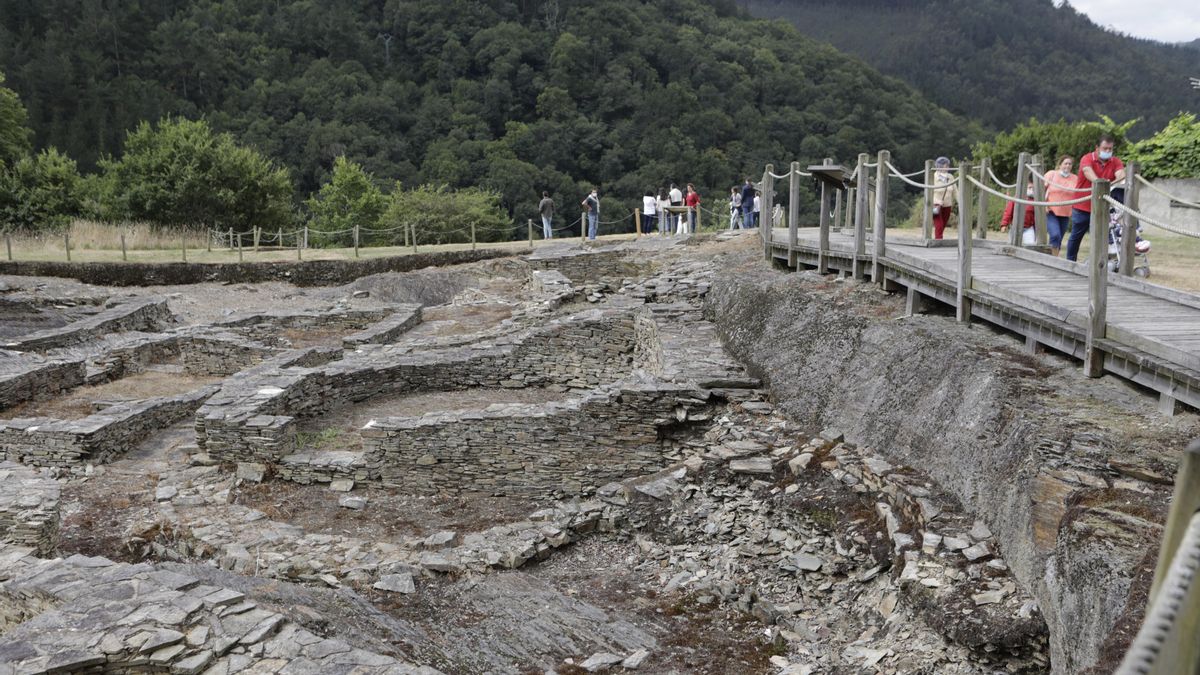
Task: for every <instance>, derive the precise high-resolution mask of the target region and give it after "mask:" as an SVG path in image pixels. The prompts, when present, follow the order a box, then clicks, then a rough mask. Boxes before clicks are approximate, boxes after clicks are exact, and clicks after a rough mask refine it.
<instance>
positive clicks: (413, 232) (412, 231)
mask: <svg viewBox="0 0 1200 675" xmlns="http://www.w3.org/2000/svg"><path fill="white" fill-rule="evenodd" d="M408 230H409V232H408V237H409V241H411V242H412V252H413V253H416V252H417V223H416V222H415V221H414V222H411V223H409V224H408Z"/></svg>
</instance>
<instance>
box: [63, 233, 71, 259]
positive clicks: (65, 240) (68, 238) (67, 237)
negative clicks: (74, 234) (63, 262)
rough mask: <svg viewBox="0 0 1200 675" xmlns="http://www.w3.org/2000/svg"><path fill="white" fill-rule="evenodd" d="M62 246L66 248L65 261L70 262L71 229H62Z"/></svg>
mask: <svg viewBox="0 0 1200 675" xmlns="http://www.w3.org/2000/svg"><path fill="white" fill-rule="evenodd" d="M63 247H64V248H66V249H67V262H71V230H70V229H66V230H63Z"/></svg>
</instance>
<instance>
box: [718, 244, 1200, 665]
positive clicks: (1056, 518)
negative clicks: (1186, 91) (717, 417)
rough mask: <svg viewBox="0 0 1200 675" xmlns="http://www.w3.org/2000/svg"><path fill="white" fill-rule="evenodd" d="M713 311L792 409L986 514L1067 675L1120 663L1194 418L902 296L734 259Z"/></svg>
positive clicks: (748, 252)
mask: <svg viewBox="0 0 1200 675" xmlns="http://www.w3.org/2000/svg"><path fill="white" fill-rule="evenodd" d="M730 258H731V259H730V260H728V263H729V264H728V265H727V266H725V268H724V270H723V272H722V274H721V276H720V277H719V279H718V282H717V283H714V286H713V290H712V292H711V293H710V294H709V296H708V300H707V304H706V311H707V313H708V315H709V316H710V318H712V319H713V320H714V321H715V322H716V323H717V324H718V326H719V327H720V329H721V331H722V338H723V340H724V341H725V345H726V348H727V349H728V350H729V351H730V352H731V353H733V354H734V355H735V356H737V357H738V358H739V359H741V360H742V361H743V362H744V363H745V364H747V365H748V366H749V367H750V368H751V369H752V372H754V373H755V374H756V375H759V376H761V377H762V378H763V379H764V381H765V382H766V383H768V384H769V388H770V392H771V395H772V398H773V400H774V403H775V404H776V405H777V406H778V408H779V410H780V411H782V412H784V413H785V414H786V416H788V417H789V418H791V419H792V421H794V422H796V423H799V424H802V425H808V426H811V427H812V428H814V429H818V428H827V427H836V428H838V429H840V430H841V431H843V432H844V433H845V435H846V438H847V440H850V441H853V442H855V443H858V444H859V445H860V446H865V447H868V448H870V449H871V450H872V451H874V452H875V453H877V454H879V455H880V456H882V457H885V458H887V459H888V460H889V461H892V462H896V463H899V464H903V465H908V466H912V467H918V468H920V469H921V470H923V471H925V472H927V473H928V474H930V475H931V476H932V477H934V478H935V479H936V480H937V481H939V482H940V483H941V485H942V487H944V488H945V489H946V490H948V491H949V492H950V493H952V494H953V495H955V496H956V497H957V498H958V499H959V500H961V502H962V504H963V506H964V509H965V510H966V511H968V512H973V513H974V514H975V515H977V516H978V517H979V518H981V519H983V520H984V521H985V522H986V523H987V525H988V526H989V527H990V528H991V530H992V531H993V532H994V533H995V534H996V537H997V540H998V541H999V542H1000V543H1001V546H1002V548H1003V554H1004V557H1005V559H1006V560H1007V561H1008V562H1009V564H1010V565H1011V567H1012V569H1013V570H1014V573H1015V574H1016V576H1017V578H1018V580H1019V581H1020V582H1021V583H1023V584H1024V585H1025V586H1026V588H1027V589H1028V590H1029V591H1030V592H1031V593H1032V594H1033V595H1034V596H1035V597H1036V598H1037V599H1038V602H1039V603H1040V605H1041V610H1042V611H1043V613H1044V614H1045V617H1046V621H1047V623H1048V625H1049V629H1050V633H1051V659H1052V664H1053V671H1054V672H1055V673H1081V672H1097V673H1099V672H1109V671H1110V670H1111V669H1112V668H1113V667H1114V666H1115V664H1116V663H1117V662H1119V660H1120V657H1121V655H1122V654H1123V653H1124V651H1125V648H1126V646H1127V644H1128V641H1129V640H1130V638H1131V637H1132V635H1133V634H1134V633H1135V632H1136V630H1137V627H1138V625H1139V624H1140V621H1141V617H1142V613H1143V610H1144V605H1145V594H1146V590H1147V588H1148V585H1149V583H1150V579H1151V577H1152V574H1153V565H1154V562H1155V558H1156V555H1157V551H1158V546H1159V539H1160V537H1161V525H1162V523H1163V522H1164V520H1165V514H1166V504H1167V500H1168V499H1169V497H1170V490H1171V488H1170V485H1171V482H1172V480H1173V477H1174V472H1175V468H1176V458H1177V456H1178V455H1179V453H1180V452H1181V450H1182V448H1183V447H1184V445H1185V444H1186V442H1187V441H1188V440H1189V439H1190V438H1192V437H1194V436H1195V435H1196V434H1197V431H1200V429H1198V425H1197V418H1196V416H1195V415H1193V414H1191V413H1184V414H1181V415H1179V416H1177V417H1175V418H1166V417H1163V416H1162V415H1160V414H1159V413H1158V412H1157V411H1156V410H1155V406H1154V399H1153V398H1152V397H1150V396H1149V395H1147V394H1146V393H1144V392H1141V391H1138V390H1135V389H1134V388H1132V387H1130V386H1129V385H1126V384H1124V383H1122V382H1120V381H1117V380H1115V379H1112V378H1107V377H1106V378H1102V379H1099V380H1091V379H1087V378H1085V377H1083V375H1082V374H1081V369H1080V367H1079V365H1078V364H1077V363H1076V362H1073V361H1071V360H1069V359H1065V358H1060V357H1058V356H1056V355H1052V354H1038V355H1033V356H1031V355H1028V354H1026V353H1025V352H1024V348H1023V344H1022V343H1020V342H1018V341H1017V340H1016V339H1015V338H1014V337H1012V336H1009V335H1005V334H1003V333H1001V332H999V331H997V330H994V329H992V328H990V327H988V326H987V325H983V324H973V325H971V326H969V327H968V326H964V325H961V324H957V323H955V321H954V319H953V317H952V316H938V315H919V316H913V317H905V316H904V301H903V296H901V295H890V294H887V293H885V292H883V291H882V290H879V289H878V288H877V287H874V286H870V285H864V284H859V283H855V282H852V281H841V280H835V279H834V278H833V277H821V276H817V275H815V274H813V273H801V274H793V273H787V272H783V271H780V270H778V269H773V268H771V267H770V266H769V264H768V263H766V262H764V261H763V260H762V257H761V253H760V252H759V251H758V250H756V249H755V248H754V247H745V248H744V253H742V254H741V258H740V259H736V256H730Z"/></svg>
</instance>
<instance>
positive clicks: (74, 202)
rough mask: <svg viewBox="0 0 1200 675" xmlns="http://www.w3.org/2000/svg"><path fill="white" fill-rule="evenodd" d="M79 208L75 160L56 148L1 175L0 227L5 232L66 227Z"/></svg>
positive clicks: (42, 152) (79, 197)
mask: <svg viewBox="0 0 1200 675" xmlns="http://www.w3.org/2000/svg"><path fill="white" fill-rule="evenodd" d="M80 207H81V191H80V178H79V171H78V170H77V169H76V167H75V160H73V159H71V158H70V157H67V156H66V155H64V154H62V153H61V152H59V151H58V150H55V149H54V148H49V149H46V150H43V151H41V152H39V153H38V154H36V155H26V156H25V157H22V158H21V159H19V160H17V162H16V163H15V164H13V165H12V167H11V168H10V169H9V170H7V171H3V172H0V226H2V227H4V228H6V229H9V228H11V229H26V230H36V229H44V228H59V227H64V226H66V225H67V224H68V223H70V221H71V218H72V217H73V216H76V215H78V214H79V211H80Z"/></svg>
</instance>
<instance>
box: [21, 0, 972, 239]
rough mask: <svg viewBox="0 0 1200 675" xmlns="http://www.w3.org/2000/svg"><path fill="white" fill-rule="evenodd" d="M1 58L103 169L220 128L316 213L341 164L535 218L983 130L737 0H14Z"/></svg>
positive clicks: (718, 189) (907, 153)
mask: <svg viewBox="0 0 1200 675" xmlns="http://www.w3.org/2000/svg"><path fill="white" fill-rule="evenodd" d="M0 72H4V73H5V74H6V75H7V79H8V82H7V85H6V86H8V87H10V88H11V89H12V90H14V91H15V92H16V93H17V94H18V95H19V96H20V99H21V101H22V103H23V105H24V107H25V108H26V110H27V111H28V124H29V126H30V127H31V129H32V131H33V135H32V146H33V149H34V150H38V149H45V148H48V147H51V146H53V147H55V148H57V149H58V150H59V151H61V152H63V153H64V154H65V155H67V156H68V157H71V158H73V159H74V160H76V161H77V163H78V166H79V169H80V170H81V171H82V172H84V173H88V172H94V171H97V170H102V169H104V168H105V167H113V166H117V165H118V164H119V162H117V161H116V158H117V157H119V155H120V154H121V153H122V152H123V151H124V149H125V148H124V144H125V143H126V139H127V137H128V136H127V135H128V134H129V132H131V131H132V130H134V129H136V128H137V127H138V124H139V123H140V122H142V121H152V122H153V121H156V120H159V119H161V118H164V117H167V116H174V117H176V118H185V119H204V120H206V121H207V122H208V124H209V125H210V126H211V127H212V129H213V130H214V132H218V133H226V132H227V133H228V134H230V135H231V137H232V139H233V140H235V141H236V142H237V143H239V144H242V145H244V146H247V147H250V148H253V149H256V150H258V151H260V152H261V153H262V154H263V155H265V156H266V157H267V158H268V159H269V160H271V161H273V162H275V163H277V164H278V165H279V166H282V167H284V168H286V169H287V173H288V175H289V177H290V180H291V185H292V188H293V195H292V203H293V204H294V205H296V206H297V211H298V212H297V214H296V216H295V217H297V218H304V217H307V213H306V212H305V210H304V207H303V206H301V205H303V204H305V199H306V198H307V197H308V196H310V195H312V194H314V193H315V192H316V191H317V190H318V189H319V188H320V186H321V185H322V184H323V183H325V182H326V181H328V179H329V177H330V173H331V170H332V167H333V165H334V160H335V158H337V157H340V156H345V157H347V158H348V159H349V160H351V161H353V162H356V163H359V164H361V165H362V167H363V168H365V169H366V170H367V172H368V173H369V175H371V176H372V177H373V180H375V181H376V182H377V184H378V185H380V186H381V187H383V188H384V189H385V190H390V189H392V186H393V185H394V182H395V181H399V182H400V184H402V185H404V186H408V187H414V188H415V187H416V186H420V185H425V184H429V185H434V186H438V185H448V186H450V187H465V186H478V187H481V188H484V189H486V190H490V191H493V192H495V193H499V195H500V197H501V203H502V205H503V208H505V209H507V211H508V213H509V214H510V215H511V216H512V217H513V219H514V221H516V222H518V223H523V222H524V219H525V218H526V217H530V216H532V215H533V214H534V212H535V205H536V202H537V199H538V198H539V197H540V191H541V190H543V189H547V190H550V191H551V192H553V193H554V194H555V196H556V197H558V198H559V203H560V204H564V205H570V206H571V207H572V208H574V204H575V203H577V202H578V200H579V199H581V198H582V196H583V194H584V191H585V188H586V187H587V186H589V185H592V184H596V185H599V186H600V187H601V190H602V192H603V193H604V194H605V195H607V196H609V198H610V199H613V202H612V205H613V207H615V206H616V205H617V204H618V203H619V204H620V205H621V209H622V210H624V209H625V208H627V207H628V206H629V205H630V204H631V203H632V200H634V199H636V198H637V197H638V196H639V195H641V194H642V193H643V192H644V191H645V190H648V189H655V188H658V187H659V186H661V185H663V184H664V183H665V182H668V181H677V182H682V181H693V182H695V183H696V184H697V185H698V186H699V187H700V189H701V191H702V194H704V196H705V197H706V198H709V200H710V201H711V200H712V198H718V197H719V198H723V197H724V196H725V195H727V194H728V187H729V186H730V185H731V184H733V183H734V182H735V181H736V180H737V179H738V178H739V177H740V176H742V175H744V174H745V173H748V172H749V173H758V172H761V170H762V166H763V164H765V163H766V162H775V163H776V164H777V165H779V166H785V165H786V163H787V162H788V161H790V160H793V159H800V160H802V161H809V160H815V159H818V158H820V157H823V156H826V155H829V156H833V157H837V158H840V159H843V160H847V161H848V160H850V159H851V158H852V157H853V156H854V155H855V154H856V153H858V152H860V151H863V150H876V149H880V148H889V149H891V150H892V152H893V155H894V156H895V157H896V158H897V159H898V161H899V162H900V163H901V164H903V165H913V166H917V165H919V164H920V163H921V162H922V161H923V160H924V159H926V158H928V157H931V156H935V155H939V154H947V155H964V154H966V152H967V150H968V148H969V147H970V145H971V144H972V143H973V142H975V141H978V140H979V139H980V138H981V135H982V134H981V128H980V127H979V126H978V125H977V124H975V123H973V122H968V121H965V120H964V119H963V118H961V117H958V116H955V115H953V114H951V113H949V112H947V111H946V110H944V109H942V108H940V107H938V106H936V105H933V104H930V103H929V102H927V101H926V100H925V99H923V98H922V97H921V96H920V95H919V94H918V93H917V92H916V91H914V90H913V89H912V88H911V87H909V86H908V85H906V84H903V83H901V82H900V81H898V80H895V79H891V78H888V77H885V76H882V75H880V74H879V73H878V72H877V71H876V70H874V69H873V68H871V67H869V66H867V65H865V64H864V63H862V62H861V61H859V60H858V59H855V58H851V57H846V56H844V55H843V54H841V53H840V52H838V51H836V50H835V49H833V48H832V47H830V46H828V45H824V44H821V43H819V42H817V41H815V40H811V39H808V38H805V37H803V36H801V35H800V34H799V33H798V32H797V31H796V30H795V29H794V28H793V27H791V26H790V25H788V24H787V23H786V22H782V21H776V22H768V21H761V20H753V19H751V18H750V17H749V16H748V15H746V14H745V13H744V12H743V11H742V10H741V9H739V7H738V6H737V5H736V4H735V2H733V0H654V1H639V0H602V1H600V2H584V1H582V0H579V1H576V0H515V1H500V0H446V1H430V0H421V1H405V0H375V1H367V0H358V1H352V0H351V1H347V2H339V3H322V2H316V1H314V0H298V1H292V2H286V1H283V2H281V1H279V0H271V1H268V0H155V1H154V2H149V1H147V0H127V1H124V2H117V1H116V0H83V1H82V2H79V1H70V2H68V1H66V0H0ZM222 142H224V141H222ZM106 157H111V159H108V160H105V158H106ZM247 161H249V160H247ZM261 170H262V171H268V170H269V167H265V166H264V167H263V168H262V169H261ZM32 173H36V172H32ZM264 175H266V174H264ZM98 183H100V181H89V180H85V181H83V183H82V184H83V185H84V186H85V187H86V186H89V185H94V184H98ZM109 184H110V185H113V184H114V183H113V182H112V181H110V182H109ZM115 184H116V185H117V187H118V188H119V187H120V185H119V183H115ZM806 189H807V187H806ZM618 200H619V201H618ZM82 201H83V203H85V204H86V203H87V200H86V199H84V200H82ZM309 203H310V204H311V203H312V202H309ZM605 208H610V207H609V205H608V203H607V202H606V204H605Z"/></svg>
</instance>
